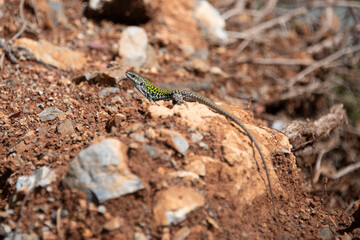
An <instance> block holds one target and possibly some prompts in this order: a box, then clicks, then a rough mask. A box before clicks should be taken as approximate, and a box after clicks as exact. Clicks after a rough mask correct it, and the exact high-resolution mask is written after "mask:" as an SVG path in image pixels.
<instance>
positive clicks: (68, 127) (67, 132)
mask: <svg viewBox="0 0 360 240" xmlns="http://www.w3.org/2000/svg"><path fill="white" fill-rule="evenodd" d="M56 131H57V132H58V133H60V134H61V135H63V136H71V135H72V134H74V133H75V131H74V128H73V126H72V124H71V121H70V120H69V119H65V120H64V121H63V122H61V123H60V124H59V125H58V126H57V127H56Z"/></svg>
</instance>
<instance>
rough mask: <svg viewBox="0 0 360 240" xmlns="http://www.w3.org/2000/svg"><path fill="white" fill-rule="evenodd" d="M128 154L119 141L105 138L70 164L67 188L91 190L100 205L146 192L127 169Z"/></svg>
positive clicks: (64, 181) (66, 178)
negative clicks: (134, 193) (110, 200)
mask: <svg viewBox="0 0 360 240" xmlns="http://www.w3.org/2000/svg"><path fill="white" fill-rule="evenodd" d="M126 151H127V147H126V146H125V144H123V143H122V142H120V141H119V140H116V139H105V140H103V141H102V142H99V143H97V144H94V145H92V146H90V147H88V148H87V149H85V150H82V151H81V152H80V153H79V155H78V156H77V157H76V158H75V159H74V160H73V161H72V162H71V163H70V167H69V170H68V172H67V175H66V177H65V178H64V179H63V183H64V185H65V186H66V187H69V188H78V189H81V190H87V191H91V192H93V193H94V194H95V195H96V197H97V199H98V200H99V202H101V203H102V202H104V201H106V200H109V199H112V198H116V197H119V196H122V195H125V194H129V193H133V192H136V191H138V190H140V189H143V188H144V187H143V184H142V182H141V181H140V179H139V178H138V177H137V176H136V175H134V174H132V173H131V172H130V170H129V168H128V166H127V154H126Z"/></svg>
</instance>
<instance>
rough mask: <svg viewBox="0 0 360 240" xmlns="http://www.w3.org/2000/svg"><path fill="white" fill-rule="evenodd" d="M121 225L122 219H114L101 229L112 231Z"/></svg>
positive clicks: (122, 223)
mask: <svg viewBox="0 0 360 240" xmlns="http://www.w3.org/2000/svg"><path fill="white" fill-rule="evenodd" d="M122 225H124V219H123V218H121V217H114V218H113V219H111V220H110V221H107V222H106V223H105V224H104V225H103V229H104V230H105V231H113V230H116V229H119V228H120V227H121V226H122Z"/></svg>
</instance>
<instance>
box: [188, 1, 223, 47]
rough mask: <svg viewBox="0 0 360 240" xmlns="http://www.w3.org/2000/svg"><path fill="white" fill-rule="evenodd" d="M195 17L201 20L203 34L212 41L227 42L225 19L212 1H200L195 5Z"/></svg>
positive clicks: (214, 42)
mask: <svg viewBox="0 0 360 240" xmlns="http://www.w3.org/2000/svg"><path fill="white" fill-rule="evenodd" d="M195 18H196V20H197V21H198V22H199V25H200V28H201V31H202V34H203V35H204V36H205V38H206V39H207V40H208V41H209V42H210V43H213V44H221V45H224V44H226V42H227V33H226V31H225V21H224V19H223V18H222V17H221V16H220V13H219V12H218V11H217V10H216V9H215V8H214V7H213V6H212V5H211V4H210V3H208V2H207V1H200V2H198V3H197V4H196V6H195Z"/></svg>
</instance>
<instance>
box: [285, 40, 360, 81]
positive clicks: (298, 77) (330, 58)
mask: <svg viewBox="0 0 360 240" xmlns="http://www.w3.org/2000/svg"><path fill="white" fill-rule="evenodd" d="M357 51H360V44H359V45H355V46H351V47H347V48H345V49H340V50H339V51H337V52H335V53H333V54H331V55H330V56H327V57H326V58H324V59H322V60H320V61H318V62H315V63H314V64H312V65H311V66H309V67H307V68H305V69H304V70H303V71H301V72H300V73H299V74H297V75H296V76H295V77H293V78H291V79H290V80H289V87H290V86H293V85H294V84H295V83H297V82H298V81H300V80H301V79H303V78H304V77H305V76H306V75H308V74H310V73H312V72H313V71H315V70H316V69H318V68H320V67H323V66H326V65H327V64H329V63H331V62H333V61H335V60H337V59H338V58H340V57H342V56H344V55H348V54H351V53H354V52H357Z"/></svg>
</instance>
